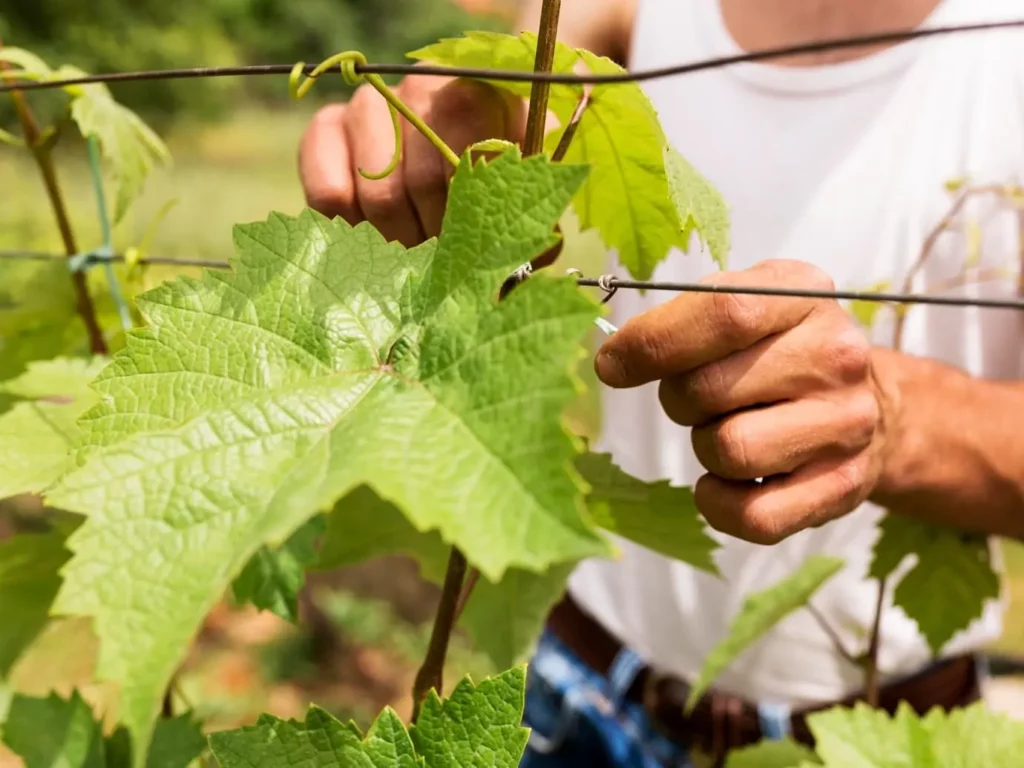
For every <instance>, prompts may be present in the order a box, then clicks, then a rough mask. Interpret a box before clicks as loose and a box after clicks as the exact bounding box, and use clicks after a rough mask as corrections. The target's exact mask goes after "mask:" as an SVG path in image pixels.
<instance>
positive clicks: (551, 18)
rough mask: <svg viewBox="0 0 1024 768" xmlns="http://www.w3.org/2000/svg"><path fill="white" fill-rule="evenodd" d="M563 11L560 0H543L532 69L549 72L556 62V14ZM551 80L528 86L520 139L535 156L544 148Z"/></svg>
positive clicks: (524, 151)
mask: <svg viewBox="0 0 1024 768" xmlns="http://www.w3.org/2000/svg"><path fill="white" fill-rule="evenodd" d="M561 11H562V0H544V5H543V7H542V8H541V12H540V29H539V30H538V32H537V56H536V58H535V59H534V63H533V71H534V72H550V71H551V67H552V65H553V64H554V61H555V42H556V40H557V37H558V16H559V14H560V13H561ZM550 93H551V83H547V82H540V81H537V82H534V83H533V86H532V87H531V88H530V110H529V112H528V113H527V116H526V137H525V138H524V139H523V154H524V155H527V156H528V155H536V154H538V153H539V152H540V151H541V149H543V147H544V126H545V123H546V122H547V121H546V117H547V113H548V96H549V94H550Z"/></svg>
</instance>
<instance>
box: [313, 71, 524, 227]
mask: <svg viewBox="0 0 1024 768" xmlns="http://www.w3.org/2000/svg"><path fill="white" fill-rule="evenodd" d="M398 95H399V97H400V98H401V99H402V101H403V102H405V103H406V104H407V105H408V106H409V107H410V108H411V109H412V110H413V111H414V112H416V113H417V114H418V115H420V116H421V117H422V118H423V119H424V121H425V122H426V123H427V125H429V126H430V127H431V128H432V129H433V130H434V131H435V132H436V133H437V134H438V135H439V136H440V137H441V139H442V140H444V141H445V143H447V144H448V145H449V146H450V147H451V148H452V149H453V150H454V151H455V152H456V153H457V154H460V155H461V154H462V153H463V152H464V151H465V149H466V148H467V147H468V146H469V145H470V144H472V143H474V142H477V141H481V140H483V139H489V138H504V139H507V140H510V141H515V140H518V139H519V138H520V137H521V135H522V130H523V121H524V114H525V110H524V108H523V107H522V105H521V100H519V99H515V98H513V97H511V96H510V95H505V94H504V93H503V92H501V91H499V90H498V89H497V88H494V87H493V86H490V85H487V84H485V83H478V82H474V81H469V80H451V79H450V78H440V77H417V78H408V79H407V80H405V81H403V83H402V84H401V86H399V88H398ZM401 126H402V136H403V145H404V146H403V153H402V161H401V162H400V163H399V165H398V167H397V168H396V169H395V170H394V171H393V172H392V173H391V174H389V175H388V176H386V177H384V178H383V179H367V178H365V177H363V176H362V175H361V174H360V173H359V172H358V169H363V170H364V171H366V172H368V173H371V174H373V173H379V172H380V171H382V170H384V169H385V168H386V167H387V166H388V165H389V163H390V162H391V160H392V158H393V156H394V152H395V138H394V127H393V124H392V118H391V114H390V111H389V108H388V104H387V102H386V101H385V100H384V98H383V97H382V96H381V95H380V94H379V93H377V91H376V90H374V89H373V88H372V87H371V86H369V85H362V86H360V87H359V88H358V89H356V92H355V94H354V95H353V97H352V99H351V101H350V102H349V103H348V104H347V105H331V106H329V107H325V108H323V109H321V110H320V111H319V112H318V113H317V114H316V115H315V116H314V118H313V119H312V120H311V121H310V124H309V126H308V128H307V130H306V132H305V134H304V135H303V137H302V141H301V142H300V147H299V174H300V178H301V180H302V185H303V189H304V191H305V195H306V202H307V204H308V205H309V206H310V207H311V208H314V209H316V210H318V211H320V212H321V213H323V214H324V215H326V216H330V217H334V216H342V217H343V218H344V219H345V220H346V221H348V222H349V223H350V224H353V225H354V224H356V223H358V222H360V221H363V220H366V221H369V222H370V223H371V224H373V226H374V227H375V228H376V229H378V230H379V231H380V232H381V234H383V235H384V237H385V238H386V239H388V240H397V241H399V242H400V243H402V244H403V245H405V246H406V247H411V246H414V245H416V244H418V243H420V242H422V241H423V240H424V239H426V238H427V237H431V236H434V235H437V234H439V233H440V229H441V221H442V219H443V217H444V210H445V203H446V199H447V195H448V182H449V180H450V179H451V175H452V172H453V168H452V167H451V164H450V163H449V162H448V161H447V160H445V159H444V157H443V156H442V154H441V152H440V151H439V150H438V149H437V148H436V147H434V146H433V145H432V144H431V143H430V142H429V140H427V139H426V138H425V137H424V136H422V135H421V134H420V133H419V131H417V130H416V129H415V128H414V127H413V126H412V125H411V124H409V122H408V121H407V120H405V119H404V118H402V119H401Z"/></svg>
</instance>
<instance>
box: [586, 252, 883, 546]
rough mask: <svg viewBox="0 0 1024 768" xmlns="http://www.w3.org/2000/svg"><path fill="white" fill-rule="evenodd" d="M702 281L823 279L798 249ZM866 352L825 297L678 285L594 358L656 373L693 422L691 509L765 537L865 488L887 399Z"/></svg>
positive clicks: (619, 372) (846, 505)
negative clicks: (698, 467) (791, 256)
mask: <svg viewBox="0 0 1024 768" xmlns="http://www.w3.org/2000/svg"><path fill="white" fill-rule="evenodd" d="M705 282H709V283H714V284H716V285H737V286H740V285H743V286H778V287H787V288H809V289H824V290H832V289H833V285H832V281H831V280H830V279H829V278H828V276H826V275H825V274H823V273H822V272H821V271H820V270H818V269H817V268H815V267H812V266H811V265H809V264H806V263H803V262H795V261H769V262H763V263H761V264H758V265H756V266H754V267H752V268H750V269H747V270H744V271H742V272H729V273H722V274H716V275H714V276H713V277H712V278H709V279H708V280H705ZM871 361H872V355H871V347H870V346H869V344H868V341H867V339H866V338H865V336H864V335H863V334H862V333H861V332H860V330H859V329H858V328H857V326H856V325H855V323H854V321H853V320H852V319H851V318H850V317H849V315H848V314H847V313H846V312H845V311H844V310H843V309H842V307H840V306H839V304H838V303H836V302H835V301H832V300H828V301H826V300H814V299H803V298H789V297H774V296H772V297H767V296H754V295H741V294H724V293H721V294H715V293H689V294H683V295H682V296H679V297H677V298H676V299H674V300H672V301H670V302H667V303H665V304H663V305H661V306H658V307H656V308H654V309H652V310H650V311H648V312H645V313H643V314H642V315H640V316H638V317H635V318H632V319H631V320H630V321H629V322H627V323H626V324H625V325H624V326H623V327H622V329H621V330H619V331H618V332H617V333H615V334H614V335H613V336H612V337H611V338H610V339H608V341H606V342H605V344H604V346H603V347H602V348H601V350H600V351H599V353H598V355H597V359H596V362H595V364H596V368H597V374H598V377H599V378H600V379H601V381H603V382H604V383H605V384H607V385H609V386H611V387H636V386H639V385H642V384H646V383H649V382H653V381H659V382H660V384H659V390H658V393H659V397H660V400H661V405H662V408H663V409H664V410H665V413H666V414H667V415H668V416H669V418H671V419H672V420H673V421H675V422H677V423H679V424H682V425H684V426H689V427H693V432H692V437H693V448H694V451H695V453H696V455H697V458H698V459H699V460H700V462H701V464H702V465H703V466H704V467H705V468H706V469H707V470H708V474H706V475H704V476H703V477H701V478H700V480H699V481H698V482H697V485H696V488H695V489H694V492H695V495H696V502H697V506H698V507H699V508H700V511H701V512H702V514H703V515H704V516H705V517H706V518H707V520H708V522H709V523H710V525H712V526H713V527H714V528H716V529H718V530H720V531H722V532H724V533H728V534H731V535H733V536H737V537H739V538H743V539H747V540H749V541H753V542H755V543H760V544H772V543H776V542H778V541H780V540H782V539H784V538H786V537H787V536H789V535H791V534H793V533H796V532H797V531H800V530H802V529H804V528H807V527H810V526H816V525H821V524H822V523H825V522H828V521H829V520H832V519H834V518H836V517H839V516H840V515H844V514H846V513H847V512H849V511H851V510H852V509H854V508H855V507H856V506H857V505H858V504H860V503H861V502H862V501H864V500H865V499H866V498H867V496H868V494H869V493H871V492H872V490H873V488H874V486H875V483H876V482H877V480H878V478H879V475H880V472H881V468H882V464H883V461H882V458H883V453H884V451H885V445H886V440H885V432H884V430H883V429H882V425H883V424H884V423H885V422H886V419H885V418H883V416H884V415H886V412H887V409H885V408H883V405H884V404H885V403H886V398H885V397H883V396H882V393H881V392H880V391H879V388H878V386H877V385H876V380H875V376H874V375H873V372H872V362H871ZM757 478H764V481H763V483H758V482H756V479H757Z"/></svg>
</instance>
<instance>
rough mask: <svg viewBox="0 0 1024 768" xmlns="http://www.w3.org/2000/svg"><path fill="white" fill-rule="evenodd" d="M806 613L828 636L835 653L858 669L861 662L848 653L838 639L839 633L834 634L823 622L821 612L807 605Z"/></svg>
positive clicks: (848, 650) (811, 605)
mask: <svg viewBox="0 0 1024 768" xmlns="http://www.w3.org/2000/svg"><path fill="white" fill-rule="evenodd" d="M807 611H808V613H810V614H811V617H812V618H813V619H814V620H815V621H816V622H817V623H818V626H819V627H821V631H822V632H824V633H825V634H826V635H828V639H829V640H830V641H831V643H832V647H833V648H835V650H836V653H838V654H839V655H840V656H842V657H843V658H844V659H846V661H848V662H849V663H850V664H853V665H854V666H855V667H860V666H861V660H860V659H858V658H857V657H856V656H854V655H853V654H852V653H850V649H849V648H847V647H846V645H845V644H844V643H843V641H842V639H841V638H840V637H839V633H838V632H836V631H835V630H834V629H833V628H832V626H831V625H830V624H829V623H828V622H827V621H826V620H825V617H824V616H823V615H822V614H821V611H819V610H818V609H817V608H816V607H815V606H814V604H813V603H808V604H807Z"/></svg>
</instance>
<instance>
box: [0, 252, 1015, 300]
mask: <svg viewBox="0 0 1024 768" xmlns="http://www.w3.org/2000/svg"><path fill="white" fill-rule="evenodd" d="M4 260H21V261H53V262H64V261H66V260H67V257H65V256H60V255H58V254H53V253H45V252H42V251H0V261H4ZM110 260H111V261H115V262H124V255H123V254H114V255H113V256H112V257H111V258H110ZM138 263H139V264H153V265H161V266H171V267H174V266H178V267H204V268H206V269H230V268H231V265H230V264H229V263H228V262H226V261H213V260H207V259H192V258H184V259H175V258H169V257H161V256H146V257H144V258H142V259H139V262H138ZM531 273H532V270H528V271H527V270H524V268H523V267H520V268H519V269H518V270H516V272H514V273H513V274H512V275H510V276H509V281H511V282H512V283H515V284H517V283H520V282H522V281H523V280H524V279H525V278H526V277H529V275H530V274H531ZM569 274H570V275H571V276H573V277H575V278H576V282H577V284H578V285H580V286H581V287H587V288H599V289H600V290H601V291H603V292H604V294H605V296H604V298H603V302H607V301H608V300H609V299H610V298H611V297H612V296H613V295H614V294H615V292H616V291H618V290H619V289H622V288H632V289H636V290H645V291H675V292H679V293H686V292H689V293H732V294H748V295H754V296H790V297H795V298H804V299H834V300H836V301H842V300H852V301H872V302H879V303H884V304H938V305H944V306H953V307H982V308H987V309H1018V310H1024V298H1021V299H984V298H976V299H975V298H969V297H966V296H964V297H960V296H929V295H928V294H917V293H881V292H878V291H817V290H811V289H804V288H776V287H770V286H734V285H710V284H708V283H673V282H653V281H648V280H623V279H621V278H618V277H615V276H614V275H601V276H600V277H583V275H582V273H580V271H579V270H577V269H573V270H569Z"/></svg>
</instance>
